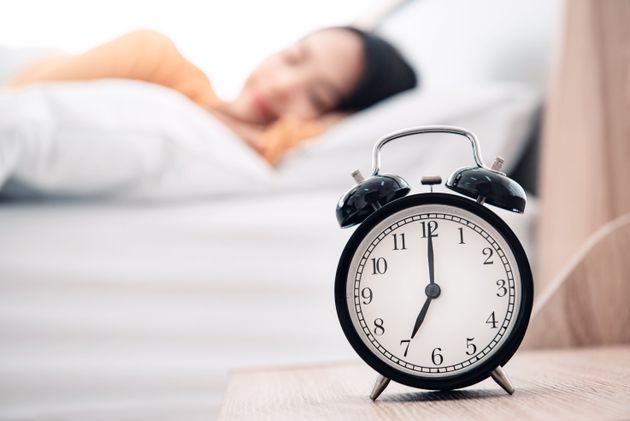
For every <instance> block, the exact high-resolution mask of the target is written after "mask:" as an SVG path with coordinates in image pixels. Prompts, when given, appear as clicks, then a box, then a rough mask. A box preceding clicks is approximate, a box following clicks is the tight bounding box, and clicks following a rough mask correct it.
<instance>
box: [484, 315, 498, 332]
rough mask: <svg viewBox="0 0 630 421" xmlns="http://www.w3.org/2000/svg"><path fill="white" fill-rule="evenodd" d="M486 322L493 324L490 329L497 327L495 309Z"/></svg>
mask: <svg viewBox="0 0 630 421" xmlns="http://www.w3.org/2000/svg"><path fill="white" fill-rule="evenodd" d="M486 324H488V325H491V327H490V329H496V328H497V319H496V318H495V317H494V311H493V312H492V314H490V317H488V320H486Z"/></svg>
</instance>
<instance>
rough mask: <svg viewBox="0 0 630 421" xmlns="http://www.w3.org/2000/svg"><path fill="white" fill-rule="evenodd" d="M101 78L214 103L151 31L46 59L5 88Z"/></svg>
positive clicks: (203, 81) (197, 76)
mask: <svg viewBox="0 0 630 421" xmlns="http://www.w3.org/2000/svg"><path fill="white" fill-rule="evenodd" d="M103 78H123V79H134V80H140V81H145V82H150V83H155V84H158V85H162V86H165V87H167V88H172V89H175V90H177V91H179V92H181V93H182V94H184V95H186V96H188V97H189V98H190V99H192V100H193V101H195V102H197V103H199V104H207V103H208V101H213V100H216V97H215V96H214V92H213V91H212V88H211V86H210V82H209V81H208V78H207V77H206V76H205V75H204V74H203V72H202V71H201V70H199V69H198V68H197V67H196V66H195V65H193V64H192V63H191V62H189V61H188V60H187V59H186V58H185V57H184V56H183V55H182V54H181V53H180V52H179V51H178V50H177V48H176V47H175V44H173V42H172V41H171V40H170V39H169V38H168V37H166V36H165V35H162V34H160V33H159V32H156V31H151V30H139V31H134V32H130V33H128V34H125V35H123V36H121V37H119V38H116V39H114V40H112V41H110V42H107V43H105V44H103V45H100V46H98V47H96V48H93V49H91V50H89V51H86V52H85V53H82V54H78V55H68V56H57V57H51V58H48V59H46V60H44V61H42V62H39V63H36V64H35V65H33V66H32V67H31V68H30V69H28V70H27V71H26V72H24V73H22V74H21V75H18V76H17V77H16V78H15V79H13V80H12V81H10V82H9V83H8V85H9V86H21V85H26V84H30V83H35V82H42V81H73V80H77V81H78V80H94V79H103Z"/></svg>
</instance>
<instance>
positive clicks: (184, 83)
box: [8, 30, 323, 165]
mask: <svg viewBox="0 0 630 421" xmlns="http://www.w3.org/2000/svg"><path fill="white" fill-rule="evenodd" d="M102 78H122V79H135V80H141V81H145V82H150V83H155V84H158V85H162V86H164V87H167V88H171V89H175V90H176V91H178V92H180V93H182V94H183V95H186V96H187V97H188V98H190V99H191V100H192V101H194V102H195V103H197V104H198V105H200V106H202V107H204V108H209V109H213V108H217V109H218V108H219V107H221V104H222V101H221V100H220V99H219V98H218V97H217V95H216V94H215V92H214V90H213V89H212V86H211V84H210V81H209V80H208V78H207V77H206V75H205V74H204V73H203V72H202V71H201V70H200V69H199V68H197V67H196V66H195V65H194V64H192V63H191V62H190V61H188V60H187V59H186V58H185V57H184V56H183V55H182V54H181V53H180V52H179V51H178V50H177V48H176V47H175V44H174V43H173V42H172V41H171V40H170V39H169V38H168V37H166V36H164V35H162V34H160V33H159V32H156V31H151V30H140V31H134V32H131V33H128V34H126V35H123V36H121V37H119V38H116V39H114V40H113V41H110V42H108V43H106V44H103V45H101V46H98V47H96V48H94V49H92V50H89V51H87V52H85V53H83V54H79V55H67V56H55V57H49V58H46V59H44V60H42V61H40V62H37V63H35V64H34V65H32V66H31V67H29V68H28V69H26V70H25V71H24V72H22V73H21V74H19V75H18V76H17V77H15V78H14V79H13V80H11V81H10V82H9V83H8V85H9V86H20V85H25V84H29V83H34V82H38V81H68V80H94V79H102ZM322 131H323V128H322V127H321V126H320V125H319V124H317V122H316V121H312V122H303V121H299V120H295V119H280V120H278V121H276V122H275V123H273V124H271V125H270V126H269V127H268V128H267V129H266V130H265V131H264V132H263V135H262V137H263V138H262V143H263V144H264V145H265V150H264V152H262V155H263V157H264V158H265V159H266V160H267V161H268V162H269V163H270V164H272V165H275V164H276V163H277V162H278V160H279V159H280V158H281V157H282V155H283V154H284V153H285V152H286V151H288V150H289V149H291V148H293V147H295V146H297V145H298V144H300V143H301V142H302V141H304V140H306V139H308V138H310V137H314V136H316V135H318V134H320V133H322Z"/></svg>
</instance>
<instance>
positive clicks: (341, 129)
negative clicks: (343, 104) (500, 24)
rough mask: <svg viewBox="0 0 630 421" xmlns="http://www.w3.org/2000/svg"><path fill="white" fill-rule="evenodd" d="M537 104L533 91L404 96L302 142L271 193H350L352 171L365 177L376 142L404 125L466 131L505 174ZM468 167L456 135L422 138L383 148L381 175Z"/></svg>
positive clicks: (501, 87)
mask: <svg viewBox="0 0 630 421" xmlns="http://www.w3.org/2000/svg"><path fill="white" fill-rule="evenodd" d="M538 104H539V99H538V97H537V95H535V94H534V93H533V92H532V90H531V89H530V88H525V87H523V86H522V85H515V84H491V85H479V86H472V87H471V86H462V87H459V88H457V87H450V88H440V89H437V88H436V89H424V90H414V91H409V92H406V93H403V94H401V95H398V96H396V97H393V98H390V99H389V100H387V101H385V102H383V103H381V104H379V105H377V106H375V107H373V108H371V109H368V110H365V111H363V112H361V113H358V114H356V115H353V116H350V117H349V118H347V119H345V120H344V121H343V122H341V123H340V124H338V125H337V126H335V127H334V128H332V129H331V130H329V131H328V132H327V133H325V134H323V135H322V136H321V137H319V138H316V139H312V140H309V141H307V142H305V143H304V144H303V146H302V147H301V148H299V149H297V150H295V151H294V152H292V153H290V154H289V155H288V156H287V157H286V158H285V160H284V161H283V163H282V165H281V167H280V168H279V169H278V173H277V174H276V177H275V181H276V183H277V185H276V187H277V188H278V189H288V188H294V189H303V188H305V187H308V186H311V187H313V186H315V185H317V186H321V187H323V186H326V187H334V188H344V186H345V187H349V186H350V185H351V184H352V179H351V178H350V172H351V171H352V170H354V169H357V168H358V169H361V171H362V172H363V174H364V175H366V176H367V175H368V174H369V173H370V170H371V164H372V162H371V159H372V147H373V146H374V144H375V143H376V141H377V140H378V139H379V138H380V137H382V136H384V135H386V134H388V133H390V132H392V131H395V130H399V129H402V128H405V127H411V126H420V125H434V124H446V125H452V126H461V127H464V128H466V129H468V130H471V131H472V132H474V133H475V134H476V135H477V137H478V138H479V141H480V143H481V149H482V152H483V155H484V156H485V160H486V163H487V164H488V165H490V164H492V160H493V159H494V157H495V156H502V157H503V158H505V160H506V165H505V167H504V168H505V169H506V170H507V171H509V169H510V166H511V165H514V164H515V163H516V160H517V159H518V157H519V156H520V154H521V152H522V150H523V147H524V146H525V143H524V142H525V140H526V135H527V133H528V130H529V127H530V124H531V120H532V116H533V113H534V111H535V110H536V108H537V106H538ZM473 163H474V162H473V158H472V152H471V147H470V142H469V141H468V140H466V139H465V138H463V137H460V136H453V135H442V134H440V135H426V134H425V135H419V136H414V137H410V138H403V139H398V140H397V141H395V142H392V143H389V144H388V145H387V146H386V147H385V148H383V150H382V171H383V172H385V173H387V172H389V173H396V174H400V175H403V176H405V177H408V178H409V180H408V181H409V182H411V181H412V179H414V178H415V179H416V181H418V180H419V178H420V177H421V176H422V175H429V174H434V175H440V176H442V178H443V179H446V177H448V175H449V174H450V173H451V172H452V171H453V170H455V169H456V168H459V167H462V166H467V165H472V164H473ZM413 184H417V183H413Z"/></svg>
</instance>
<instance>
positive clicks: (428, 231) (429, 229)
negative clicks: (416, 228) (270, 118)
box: [421, 221, 438, 238]
mask: <svg viewBox="0 0 630 421" xmlns="http://www.w3.org/2000/svg"><path fill="white" fill-rule="evenodd" d="M421 224H422V238H427V235H430V236H431V237H437V236H438V235H437V234H433V233H434V232H435V231H437V227H438V223H437V221H429V222H427V221H422V222H421Z"/></svg>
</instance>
